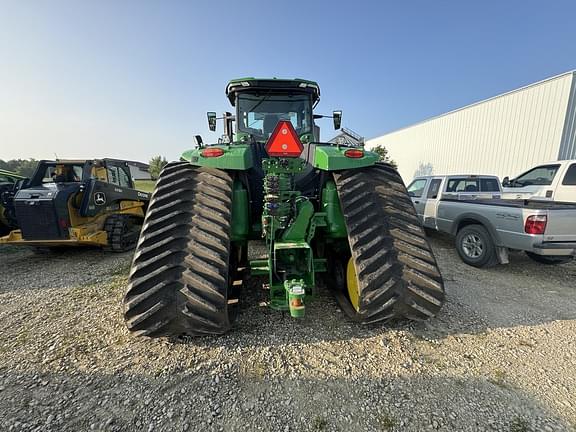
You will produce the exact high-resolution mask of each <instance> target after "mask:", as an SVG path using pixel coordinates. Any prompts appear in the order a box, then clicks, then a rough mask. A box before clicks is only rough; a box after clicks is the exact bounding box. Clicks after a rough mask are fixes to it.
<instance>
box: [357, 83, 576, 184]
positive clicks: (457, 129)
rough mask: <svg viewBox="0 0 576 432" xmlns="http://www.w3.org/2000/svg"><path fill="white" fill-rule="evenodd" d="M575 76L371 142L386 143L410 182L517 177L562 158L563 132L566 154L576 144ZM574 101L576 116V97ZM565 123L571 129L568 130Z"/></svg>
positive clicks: (511, 93) (497, 98) (368, 144)
mask: <svg viewBox="0 0 576 432" xmlns="http://www.w3.org/2000/svg"><path fill="white" fill-rule="evenodd" d="M575 77H576V74H575V73H573V72H569V73H566V74H562V75H559V76H557V77H553V78H549V79H547V80H544V81H541V82H538V83H535V84H532V85H529V86H526V87H523V88H521V89H518V90H514V91H511V92H508V93H505V94H503V95H499V96H496V97H493V98H491V99H487V100H485V101H482V102H478V103H475V104H473V105H470V106H467V107H464V108H461V109H458V110H455V111H452V112H449V113H447V114H444V115H441V116H438V117H434V118H432V119H429V120H425V121H423V122H421V123H417V124H415V125H413V126H409V127H406V128H403V129H400V130H397V131H394V132H391V133H388V134H386V135H383V136H380V137H377V138H374V139H371V140H368V141H367V142H366V146H367V147H368V148H371V147H373V146H375V145H378V144H382V145H384V146H385V147H386V148H387V149H388V150H389V152H390V157H391V158H392V159H394V160H395V161H396V162H397V163H398V166H399V170H400V174H401V175H402V177H403V179H404V181H405V182H409V181H410V180H411V179H412V178H413V177H414V176H416V175H424V174H458V173H466V174H474V173H477V174H480V173H481V174H494V175H498V176H500V177H504V176H507V175H508V176H514V175H517V174H519V173H520V172H522V171H523V170H525V169H527V168H529V167H530V166H532V165H535V164H538V163H541V162H546V161H551V160H556V159H558V157H559V153H560V150H561V148H560V146H561V143H562V139H563V136H565V137H566V138H565V140H567V141H566V142H567V143H568V144H565V145H564V147H563V148H565V149H566V150H565V153H566V154H568V153H570V151H571V150H570V144H572V147H576V144H574V143H573V142H570V139H572V141H573V140H574V136H575V135H576V126H575V124H574V120H572V123H570V122H569V121H568V117H569V115H570V111H569V110H568V108H569V107H568V103H569V100H570V94H571V91H574V89H573V86H572V83H573V81H574V80H575ZM571 102H572V103H573V105H574V109H573V110H572V113H573V116H574V118H576V101H575V100H574V99H572V100H571ZM567 114H568V115H567ZM565 124H568V125H569V126H568V127H570V125H572V129H570V130H569V131H568V132H564V130H565ZM570 131H572V132H570ZM574 151H576V149H574ZM573 157H574V158H576V155H573Z"/></svg>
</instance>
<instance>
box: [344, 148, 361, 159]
mask: <svg viewBox="0 0 576 432" xmlns="http://www.w3.org/2000/svg"><path fill="white" fill-rule="evenodd" d="M344 156H346V157H349V158H352V159H358V158H361V157H364V150H358V149H350V150H346V151H345V152H344Z"/></svg>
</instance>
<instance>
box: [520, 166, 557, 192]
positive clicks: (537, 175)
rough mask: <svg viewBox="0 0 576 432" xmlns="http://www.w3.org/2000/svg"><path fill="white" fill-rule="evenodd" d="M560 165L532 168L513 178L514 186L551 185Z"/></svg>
mask: <svg viewBox="0 0 576 432" xmlns="http://www.w3.org/2000/svg"><path fill="white" fill-rule="evenodd" d="M558 168H560V165H543V166H539V167H536V168H534V169H531V170H530V171H528V172H526V173H524V174H522V175H521V176H520V177H518V178H516V179H514V180H512V187H524V186H549V185H551V184H552V181H553V180H554V177H556V173H557V172H558Z"/></svg>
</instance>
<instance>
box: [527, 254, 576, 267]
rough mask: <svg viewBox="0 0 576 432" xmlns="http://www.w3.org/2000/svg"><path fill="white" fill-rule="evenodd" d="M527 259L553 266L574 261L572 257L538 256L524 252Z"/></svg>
mask: <svg viewBox="0 0 576 432" xmlns="http://www.w3.org/2000/svg"><path fill="white" fill-rule="evenodd" d="M526 255H528V257H529V258H530V259H532V260H534V261H536V262H539V263H540V264H547V265H555V264H566V263H569V262H571V261H572V260H574V257H573V256H558V255H549V256H547V255H538V254H535V253H533V252H526Z"/></svg>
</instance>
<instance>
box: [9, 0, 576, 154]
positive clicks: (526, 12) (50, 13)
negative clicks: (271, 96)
mask: <svg viewBox="0 0 576 432" xmlns="http://www.w3.org/2000/svg"><path fill="white" fill-rule="evenodd" d="M574 16H576V2H574V1H549V2H543V1H533V0H521V1H518V0H507V1H502V0H499V1H492V0H484V1H475V2H472V1H462V0H454V1H443V0H437V1H433V0H421V1H416V0H415V1H403V2H400V1H361V0H356V1H349V2H338V1H313V0H308V1H300V0H292V1H290V2H273V1H253V0H246V1H242V2H232V1H223V0H219V1H216V2H215V1H212V2H207V1H194V0H188V1H176V0H163V1H161V0H98V1H97V0H92V1H88V0H50V1H48V0H13V1H12V0H0V159H4V160H7V159H12V158H30V157H32V158H36V159H50V158H54V157H55V156H57V157H60V158H95V157H114V158H125V159H131V160H138V161H144V162H147V161H148V160H149V159H150V158H151V157H152V156H154V155H163V156H165V157H166V158H167V159H168V160H175V159H178V157H179V156H180V154H181V153H182V152H183V151H184V150H186V149H189V148H191V147H193V145H194V144H193V142H194V140H193V137H194V135H196V134H200V135H202V137H203V139H204V142H206V143H209V142H215V141H217V139H218V137H219V135H221V134H222V125H221V124H219V125H218V130H217V132H210V131H209V130H208V125H207V122H206V111H216V112H219V113H221V112H223V111H226V110H230V109H231V107H230V106H229V103H228V101H227V99H226V97H225V94H224V90H225V86H226V83H227V81H228V80H230V79H232V78H237V77H244V76H258V77H272V76H275V77H279V78H293V77H298V78H305V79H311V80H315V81H317V82H318V83H319V84H320V88H321V92H322V96H321V102H320V104H319V106H318V108H317V112H318V113H321V114H322V113H323V114H330V113H331V112H332V110H334V109H341V110H342V111H343V122H342V125H343V126H344V127H347V128H350V129H352V130H354V131H356V132H358V133H359V134H360V135H363V136H365V137H367V138H371V137H374V136H378V135H381V134H384V133H386V132H389V131H391V130H394V129H397V128H400V127H403V126H407V125H410V124H412V123H415V122H418V121H420V120H423V119H425V118H428V117H431V116H434V115H438V114H441V113H444V112H447V111H450V110H453V109H456V108H459V107H461V106H464V105H468V104H470V103H472V102H475V101H478V100H481V99H485V98H488V97H490V96H494V95H496V94H499V93H502V92H506V91H509V90H513V89H515V88H517V87H520V86H524V85H527V84H530V83H532V82H535V81H539V80H541V79H544V78H547V77H550V76H553V75H557V74H560V73H562V72H566V71H569V70H572V69H576V42H575V41H576V26H575V25H574V19H573V17H574ZM319 125H320V127H321V130H322V139H325V140H327V139H329V138H331V137H332V136H333V135H334V134H335V133H334V130H333V129H332V125H331V123H330V120H320V123H319Z"/></svg>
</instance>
